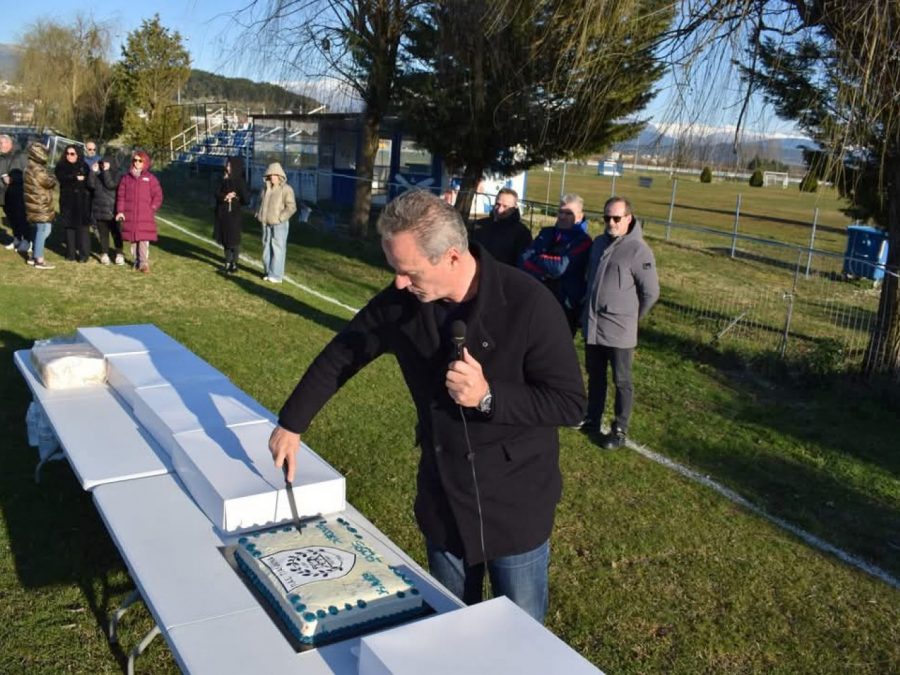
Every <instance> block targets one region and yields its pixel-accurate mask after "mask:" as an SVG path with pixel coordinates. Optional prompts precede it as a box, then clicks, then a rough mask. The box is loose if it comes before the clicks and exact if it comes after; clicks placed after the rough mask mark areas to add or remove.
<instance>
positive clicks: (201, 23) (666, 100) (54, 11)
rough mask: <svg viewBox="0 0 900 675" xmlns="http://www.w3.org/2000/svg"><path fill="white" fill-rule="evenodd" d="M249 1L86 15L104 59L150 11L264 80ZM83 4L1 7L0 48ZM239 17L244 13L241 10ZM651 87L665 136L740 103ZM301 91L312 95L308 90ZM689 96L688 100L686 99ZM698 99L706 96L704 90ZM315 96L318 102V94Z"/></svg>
mask: <svg viewBox="0 0 900 675" xmlns="http://www.w3.org/2000/svg"><path fill="white" fill-rule="evenodd" d="M265 3H266V0H258V4H261V5H265ZM249 4H252V0H215V1H214V2H209V1H207V2H199V1H198V0H180V1H178V0H155V1H154V2H152V3H141V2H123V3H116V5H118V6H116V7H113V8H110V9H108V10H107V9H96V8H95V9H92V10H91V12H90V14H89V15H90V16H91V17H92V18H93V19H94V20H95V21H97V22H102V23H106V24H108V25H109V27H110V29H111V34H112V45H113V48H112V54H110V58H112V59H117V58H119V55H120V53H121V50H120V47H121V45H122V43H123V42H124V41H125V38H126V36H127V35H128V33H129V32H131V31H133V30H135V29H137V28H139V27H140V25H141V21H142V20H143V19H149V18H151V17H152V15H153V13H154V12H156V13H159V15H160V20H161V22H162V24H163V26H165V27H166V28H168V29H170V30H173V31H174V30H177V31H178V32H179V33H181V35H182V37H183V38H184V40H185V45H186V47H187V49H188V51H189V52H190V54H191V61H192V65H193V67H194V68H198V69H200V70H206V71H210V72H213V73H217V74H220V75H225V76H229V77H247V78H250V79H253V80H257V81H263V80H271V79H273V78H272V77H271V76H269V77H267V76H265V75H263V76H261V75H260V72H259V66H258V63H259V61H258V59H254V58H253V54H254V45H253V44H252V41H248V40H247V39H246V38H244V37H243V35H242V33H243V32H244V29H243V27H242V26H241V25H240V23H239V22H238V20H236V19H235V18H234V17H233V16H232V15H233V14H234V13H235V12H238V11H239V10H242V9H244V8H246V7H247V6H248V5H249ZM105 5H106V3H104V6H105ZM84 6H85V5H84V3H83V2H74V1H73V0H40V1H39V2H34V1H33V0H32V1H28V0H19V1H18V2H9V3H5V4H4V8H3V12H2V17H3V20H2V21H0V43H7V44H9V43H16V42H18V41H19V40H20V39H21V37H22V35H23V34H24V33H25V32H27V30H28V29H29V27H30V26H31V25H32V24H33V23H34V22H36V21H38V20H40V19H42V18H44V19H46V18H53V19H56V20H59V21H62V22H64V23H65V22H71V21H72V20H74V18H75V17H76V15H77V14H78V13H79V11H80V12H82V13H84V12H85V10H84V9H83V8H84ZM243 16H245V17H246V16H248V15H247V14H246V13H245V14H244V15H243ZM257 51H258V50H257ZM276 77H277V76H276ZM658 88H659V90H660V93H659V94H658V95H657V97H656V98H655V99H654V101H653V102H652V103H651V104H650V105H649V106H648V108H647V109H646V110H645V111H644V112H643V113H641V114H639V115H638V116H637V117H639V118H640V119H650V121H651V122H652V123H653V124H655V125H657V126H658V127H664V128H665V127H668V128H669V129H670V131H672V132H674V131H675V130H677V129H679V128H683V127H685V126H692V128H694V129H695V130H696V129H697V128H698V127H699V128H707V129H715V130H718V129H723V130H724V129H727V128H731V129H733V128H734V125H735V123H736V121H737V118H738V111H739V108H740V100H741V92H740V91H739V90H738V88H737V87H736V86H734V85H729V84H722V85H721V86H719V87H718V88H717V89H716V91H715V92H714V97H715V100H714V101H712V103H711V104H710V103H709V101H708V100H703V101H700V100H699V99H700V98H701V96H700V95H699V94H697V93H694V92H692V88H691V87H686V88H685V87H675V86H674V81H673V79H672V78H671V77H669V76H667V77H665V78H663V80H661V81H660V83H659V85H658ZM306 93H310V94H311V95H313V96H316V94H315V93H314V92H312V91H307V92H306ZM692 96H695V97H696V98H691V97H692ZM704 96H705V98H706V99H708V98H709V92H708V91H707V93H706V94H705V95H704ZM316 97H317V98H319V99H320V100H325V99H323V98H322V97H321V95H319V96H316ZM698 101H699V102H698ZM744 126H745V127H746V128H747V129H748V130H749V131H750V135H751V136H752V135H753V134H760V135H765V136H775V137H778V136H782V137H783V136H798V135H801V134H799V132H798V131H797V129H796V127H795V126H794V125H793V123H791V122H785V121H782V120H779V119H778V118H777V117H776V116H775V115H774V113H772V112H771V110H769V109H767V108H766V107H765V106H764V105H763V104H762V103H761V102H760V101H754V102H753V104H752V105H751V107H750V110H749V111H748V114H747V115H746V123H745V125H744ZM672 135H674V134H672Z"/></svg>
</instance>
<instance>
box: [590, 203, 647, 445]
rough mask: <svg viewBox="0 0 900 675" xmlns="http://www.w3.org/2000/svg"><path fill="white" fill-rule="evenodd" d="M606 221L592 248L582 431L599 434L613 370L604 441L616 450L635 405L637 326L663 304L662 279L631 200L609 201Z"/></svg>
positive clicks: (604, 210) (606, 208) (622, 438)
mask: <svg viewBox="0 0 900 675" xmlns="http://www.w3.org/2000/svg"><path fill="white" fill-rule="evenodd" d="M603 222H604V223H605V224H606V231H605V232H604V233H603V234H601V235H600V236H599V237H597V238H596V239H595V240H594V243H593V245H592V246H591V253H590V264H589V267H588V285H587V288H588V292H587V298H586V301H585V307H584V316H583V318H582V331H583V333H584V342H585V347H584V350H585V351H584V356H585V368H586V369H587V373H588V409H587V416H586V417H585V419H584V421H583V422H582V427H581V428H582V430H584V431H587V432H599V430H600V421H601V417H602V416H603V409H604V407H605V405H606V371H607V367H608V366H612V372H613V382H614V383H615V387H616V401H615V419H614V420H613V423H612V430H611V432H610V434H609V436H607V437H605V438H604V439H603V440H602V441H601V445H602V446H603V447H604V448H606V449H608V450H612V449H615V448H621V447H622V446H623V445H625V437H626V434H627V433H628V421H629V419H630V417H631V410H632V405H633V400H634V391H633V386H632V383H631V364H632V361H633V359H634V349H635V347H636V346H637V325H638V321H639V320H640V319H641V318H643V317H644V316H646V315H647V312H649V311H650V308H651V307H653V305H654V303H656V301H657V300H658V299H659V278H658V277H657V273H656V260H655V259H654V257H653V251H651V250H650V247H649V246H647V243H646V242H645V241H644V238H643V236H642V234H641V224H640V222H639V221H638V220H637V219H636V218H635V217H634V215H633V213H632V210H631V204H630V203H629V202H628V200H627V199H623V198H622V197H613V198H611V199H609V200H608V201H607V202H606V204H605V205H604V207H603Z"/></svg>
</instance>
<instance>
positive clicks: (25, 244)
mask: <svg viewBox="0 0 900 675" xmlns="http://www.w3.org/2000/svg"><path fill="white" fill-rule="evenodd" d="M30 250H31V242H30V241H28V240H27V239H20V240H19V245H18V246H16V251H18V252H19V253H28V251H30Z"/></svg>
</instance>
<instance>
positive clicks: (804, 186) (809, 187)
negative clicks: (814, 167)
mask: <svg viewBox="0 0 900 675" xmlns="http://www.w3.org/2000/svg"><path fill="white" fill-rule="evenodd" d="M818 189H819V180H818V179H817V178H816V177H815V175H813V174H811V173H807V174H806V175H805V176H803V179H802V180H801V181H800V192H815V191H816V190H818Z"/></svg>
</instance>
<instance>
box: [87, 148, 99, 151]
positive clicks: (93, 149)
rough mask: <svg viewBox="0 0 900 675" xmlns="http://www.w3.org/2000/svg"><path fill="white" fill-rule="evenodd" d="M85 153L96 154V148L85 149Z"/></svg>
mask: <svg viewBox="0 0 900 675" xmlns="http://www.w3.org/2000/svg"><path fill="white" fill-rule="evenodd" d="M85 151H86V152H97V148H85Z"/></svg>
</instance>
